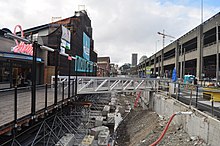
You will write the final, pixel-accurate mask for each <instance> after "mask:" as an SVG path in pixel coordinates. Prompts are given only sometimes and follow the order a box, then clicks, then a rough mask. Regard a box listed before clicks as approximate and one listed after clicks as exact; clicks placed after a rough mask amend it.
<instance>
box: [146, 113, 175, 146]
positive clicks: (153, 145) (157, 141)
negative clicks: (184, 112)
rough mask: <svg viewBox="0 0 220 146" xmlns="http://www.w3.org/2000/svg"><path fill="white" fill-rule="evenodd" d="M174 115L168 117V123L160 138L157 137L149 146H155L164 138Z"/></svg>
mask: <svg viewBox="0 0 220 146" xmlns="http://www.w3.org/2000/svg"><path fill="white" fill-rule="evenodd" d="M175 115H176V114H173V115H172V116H171V117H170V119H169V121H168V123H167V125H166V127H165V129H164V130H163V132H162V133H161V135H160V137H159V138H158V139H157V140H156V141H155V142H154V143H152V144H151V145H150V146H156V145H157V144H158V143H159V142H160V141H161V139H162V138H163V137H164V135H165V134H166V132H167V129H168V128H169V125H170V123H171V122H172V120H173V118H174V116H175Z"/></svg>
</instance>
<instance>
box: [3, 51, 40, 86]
mask: <svg viewBox="0 0 220 146" xmlns="http://www.w3.org/2000/svg"><path fill="white" fill-rule="evenodd" d="M32 60H33V57H32V56H29V55H24V54H16V53H8V52H0V88H11V87H14V86H18V87H25V86H30V85H31V79H32V74H31V69H32ZM36 74H37V76H36V79H37V84H43V75H44V63H43V60H42V59H41V58H37V67H36Z"/></svg>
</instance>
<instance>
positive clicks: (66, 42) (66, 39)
mask: <svg viewBox="0 0 220 146" xmlns="http://www.w3.org/2000/svg"><path fill="white" fill-rule="evenodd" d="M70 39H71V33H70V31H69V30H68V29H67V28H66V27H64V26H62V36H61V43H60V53H63V54H65V50H66V49H67V50H70Z"/></svg>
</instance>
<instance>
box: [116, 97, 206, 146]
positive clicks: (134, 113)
mask: <svg viewBox="0 0 220 146" xmlns="http://www.w3.org/2000/svg"><path fill="white" fill-rule="evenodd" d="M134 101H135V97H134V96H120V97H119V98H118V103H119V105H120V110H119V111H120V112H121V114H122V117H124V120H123V121H122V122H121V123H120V125H119V127H118V128H117V138H116V145H117V146H148V145H150V144H151V143H153V142H154V141H156V140H157V138H158V137H159V136H160V134H161V133H162V131H163V130H164V127H165V126H166V123H167V121H168V119H165V118H163V117H159V116H158V115H157V114H156V113H155V112H153V111H149V110H143V109H142V108H141V107H136V108H132V110H131V112H130V113H126V112H124V110H125V109H126V107H127V106H128V102H130V105H131V106H132V107H133V103H134ZM174 118H175V117H174ZM158 145H159V146H206V145H207V144H205V143H204V141H203V140H201V139H199V138H198V137H189V135H188V134H187V133H186V132H185V131H184V130H183V128H182V127H181V126H180V127H176V126H175V125H174V124H172V123H171V125H170V127H169V129H168V131H167V133H166V134H165V136H164V138H163V139H162V140H161V142H160V143H159V144H158Z"/></svg>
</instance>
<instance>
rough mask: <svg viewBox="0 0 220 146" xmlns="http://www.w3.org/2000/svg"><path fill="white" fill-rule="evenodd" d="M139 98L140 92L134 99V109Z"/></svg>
mask: <svg viewBox="0 0 220 146" xmlns="http://www.w3.org/2000/svg"><path fill="white" fill-rule="evenodd" d="M140 97H141V91H140V92H139V93H138V95H137V97H136V100H135V102H134V108H136V107H137V104H138V100H139V98H140Z"/></svg>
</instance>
